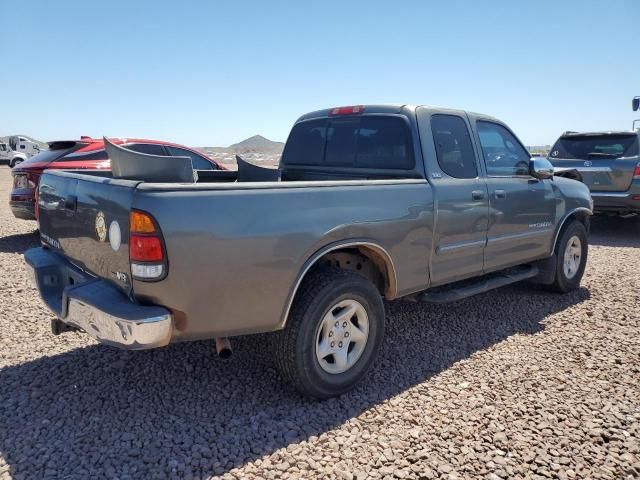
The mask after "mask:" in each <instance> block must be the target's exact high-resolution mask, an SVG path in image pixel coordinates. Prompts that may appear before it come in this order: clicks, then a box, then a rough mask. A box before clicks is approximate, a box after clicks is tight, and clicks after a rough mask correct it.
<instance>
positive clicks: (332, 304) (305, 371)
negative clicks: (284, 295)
mask: <svg viewBox="0 0 640 480" xmlns="http://www.w3.org/2000/svg"><path fill="white" fill-rule="evenodd" d="M383 337H384V306H383V303H382V298H381V296H380V293H379V292H378V290H377V288H376V287H375V286H374V285H373V283H371V282H370V281H369V280H368V279H366V278H365V277H363V276H362V275H359V274H358V273H355V272H352V271H347V270H340V269H334V268H326V269H321V270H318V271H317V272H314V273H312V274H311V275H310V276H309V278H307V279H305V281H304V283H303V285H302V286H301V288H300V291H299V292H298V294H297V296H296V299H295V301H294V303H293V306H292V310H291V314H290V316H289V319H288V321H287V326H286V328H285V329H284V330H282V331H281V332H278V333H277V334H276V364H277V366H278V369H279V370H280V372H281V374H282V376H283V377H284V378H285V379H286V380H287V381H288V382H290V383H291V384H292V385H293V386H294V387H295V388H296V389H297V390H298V391H299V392H301V393H303V394H305V395H309V396H312V397H316V398H328V397H333V396H336V395H340V394H341V393H344V392H346V391H348V390H350V389H351V388H353V387H354V386H355V385H356V384H357V383H358V382H359V381H360V380H362V378H363V377H364V376H365V374H366V373H367V371H368V370H369V368H370V367H371V365H372V364H373V362H374V360H375V357H376V355H377V353H378V350H379V349H380V345H381V343H382V339H383Z"/></svg>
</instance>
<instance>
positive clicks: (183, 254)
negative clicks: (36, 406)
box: [25, 105, 592, 398]
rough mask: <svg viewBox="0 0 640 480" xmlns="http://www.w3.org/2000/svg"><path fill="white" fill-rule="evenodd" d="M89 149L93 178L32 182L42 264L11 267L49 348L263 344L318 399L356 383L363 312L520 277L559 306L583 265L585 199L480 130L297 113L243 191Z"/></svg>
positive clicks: (365, 112)
mask: <svg viewBox="0 0 640 480" xmlns="http://www.w3.org/2000/svg"><path fill="white" fill-rule="evenodd" d="M107 148H108V149H109V155H110V158H111V160H112V164H113V165H114V172H113V174H111V173H109V172H88V171H85V172H82V173H78V172H61V171H55V172H54V171H50V172H45V174H44V175H43V176H42V179H41V181H40V188H39V197H38V198H39V199H38V208H39V226H40V235H41V240H42V247H40V248H34V249H31V250H29V251H27V252H26V253H25V260H26V263H27V264H28V265H29V266H30V267H31V268H30V270H31V271H32V272H33V276H34V280H35V282H36V285H37V287H38V289H39V290H40V294H41V296H42V298H43V300H44V301H45V303H46V304H47V305H48V306H49V308H50V309H51V310H52V311H53V312H54V313H55V315H56V317H57V318H56V319H55V320H53V321H52V326H53V331H54V333H60V332H62V331H66V330H69V329H81V330H83V331H85V332H86V333H88V334H89V335H92V336H93V337H95V338H96V339H97V340H98V341H99V342H103V343H106V344H111V345H115V346H119V347H123V348H127V349H145V348H154V347H161V346H164V345H167V344H169V343H170V342H178V341H190V340H202V339H216V345H217V347H218V349H219V352H227V353H228V352H229V349H228V345H229V344H228V338H229V337H233V336H237V335H245V334H256V333H262V332H275V333H273V334H271V335H270V337H271V341H273V342H274V351H275V352H276V364H277V366H278V368H279V369H280V371H281V373H282V376H283V377H284V378H285V379H286V380H288V381H289V382H291V383H292V384H293V385H294V386H295V387H296V388H297V389H298V390H300V391H301V392H303V393H304V394H307V395H311V396H315V397H319V398H325V397H329V396H333V395H338V394H340V393H342V392H345V391H347V390H349V389H350V388H352V387H353V385H354V384H355V383H357V382H358V381H359V380H361V379H362V378H363V376H364V375H365V373H366V371H367V370H368V369H369V367H370V366H371V365H372V363H373V361H374V359H375V356H376V353H377V351H378V350H379V348H380V345H381V342H382V340H383V336H384V326H385V311H384V303H383V299H386V300H394V299H399V298H405V299H408V300H413V301H426V302H439V303H444V302H449V301H455V300H459V299H462V298H465V297H468V296H470V295H474V294H478V293H482V292H486V291H487V290H490V289H492V288H496V287H499V286H502V285H506V284H509V283H513V282H516V281H520V280H525V279H529V280H533V281H536V282H539V283H542V284H546V285H548V286H549V287H550V288H551V289H553V290H556V291H559V292H568V291H570V290H573V289H575V288H577V287H578V285H579V283H580V280H581V277H582V274H583V272H584V268H585V264H586V261H587V248H588V244H587V230H588V225H589V218H590V215H591V214H592V203H591V197H590V195H589V190H588V188H587V187H586V186H585V185H584V184H582V183H580V182H577V181H574V180H570V179H567V178H558V177H554V176H553V168H552V167H551V165H550V163H549V162H548V161H547V160H546V159H541V158H536V159H531V158H530V157H529V154H528V152H527V150H526V149H525V147H524V146H523V145H522V143H521V142H520V141H519V140H518V139H517V137H516V136H515V135H514V134H513V132H511V130H509V128H508V127H507V126H506V125H505V124H503V123H502V122H500V121H498V120H496V119H494V118H491V117H488V116H485V115H479V114H475V113H467V112H464V111H458V110H448V109H440V108H431V107H426V106H409V105H394V106H380V105H370V106H356V107H341V108H335V109H329V110H321V111H317V112H313V113H309V114H307V115H304V116H302V117H301V118H300V119H298V121H297V122H296V123H295V125H294V126H293V129H292V131H291V133H290V135H289V138H288V140H287V143H286V146H285V149H284V152H283V155H282V159H281V161H280V165H279V168H278V170H277V171H271V172H270V175H271V177H270V175H269V174H268V175H257V176H255V178H254V179H253V180H256V179H259V180H262V181H247V180H252V178H251V176H250V175H249V176H247V175H246V171H245V168H246V166H242V165H244V164H242V165H241V168H240V170H239V171H238V173H237V174H236V173H235V172H196V174H195V175H194V174H193V172H192V171H191V170H190V168H191V167H189V171H188V172H186V175H184V172H182V173H180V175H181V177H180V178H181V179H182V180H181V181H180V182H175V181H171V179H170V178H164V179H159V178H158V175H160V176H162V175H164V173H166V171H165V170H163V169H157V168H156V169H155V170H154V173H153V174H152V175H151V176H147V175H145V174H144V172H143V171H142V173H138V174H137V173H135V168H133V167H132V165H134V164H135V163H136V161H138V160H140V161H141V162H142V163H143V164H144V162H147V164H148V165H151V164H152V163H153V162H154V161H155V160H158V161H159V160H160V159H154V158H153V157H151V156H147V155H144V154H138V153H132V152H129V151H126V150H125V149H122V148H121V147H116V146H113V145H107ZM132 155H133V157H132ZM121 159H125V160H126V161H127V162H129V163H125V164H123V168H122V169H120V168H118V162H120V160H121ZM174 160H175V161H173V162H171V165H177V164H178V163H179V162H177V160H179V159H174ZM185 160H187V161H188V159H185ZM125 167H126V168H125ZM127 172H129V173H127ZM163 172H164V173H163ZM274 174H275V175H276V176H277V178H273V175H274ZM115 177H120V178H115ZM264 180H268V181H264Z"/></svg>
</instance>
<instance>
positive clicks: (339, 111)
mask: <svg viewBox="0 0 640 480" xmlns="http://www.w3.org/2000/svg"><path fill="white" fill-rule="evenodd" d="M363 112H364V105H354V106H351V107H336V108H332V109H331V112H329V115H355V114H358V113H363Z"/></svg>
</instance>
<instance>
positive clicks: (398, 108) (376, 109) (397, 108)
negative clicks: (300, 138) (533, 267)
mask: <svg viewBox="0 0 640 480" xmlns="http://www.w3.org/2000/svg"><path fill="white" fill-rule="evenodd" d="M419 107H425V108H429V109H432V110H441V111H442V113H451V114H458V115H464V114H468V115H470V116H473V117H477V118H483V119H486V120H493V121H496V122H499V123H502V122H501V121H500V120H498V119H497V118H494V117H491V116H489V115H485V114H482V113H475V112H470V111H467V110H460V109H455V108H447V107H438V106H435V105H424V104H420V105H415V104H407V103H405V104H402V103H388V104H367V105H355V106H345V107H332V108H324V109H322V110H315V111H313V112H309V113H305V114H304V115H302V116H301V117H300V118H298V119H297V120H296V123H298V122H302V121H304V120H310V119H312V118H323V117H328V116H330V115H331V114H332V112H334V111H336V110H339V109H349V108H359V109H361V111H360V113H380V114H394V113H395V114H401V113H403V111H404V112H405V113H407V112H412V113H415V111H416V109H418V108H419ZM354 113H358V112H354Z"/></svg>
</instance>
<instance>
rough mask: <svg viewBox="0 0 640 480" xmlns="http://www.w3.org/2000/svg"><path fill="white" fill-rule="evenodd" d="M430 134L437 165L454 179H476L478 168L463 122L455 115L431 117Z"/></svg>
mask: <svg viewBox="0 0 640 480" xmlns="http://www.w3.org/2000/svg"><path fill="white" fill-rule="evenodd" d="M431 132H432V133H433V140H434V142H435V145H436V156H437V158H438V165H440V168H441V169H442V171H443V172H444V173H446V174H447V175H449V176H450V177H454V178H476V177H477V176H478V168H477V166H476V156H475V153H474V152H473V145H472V144H471V136H470V135H469V129H468V128H467V125H466V123H465V121H464V120H463V119H462V118H460V117H457V116H455V115H434V116H433V117H431Z"/></svg>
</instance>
